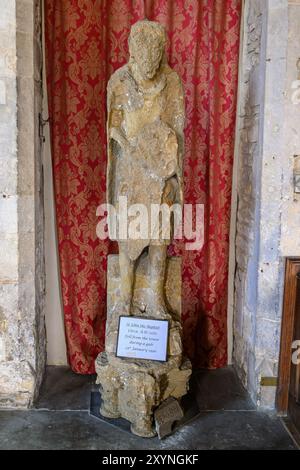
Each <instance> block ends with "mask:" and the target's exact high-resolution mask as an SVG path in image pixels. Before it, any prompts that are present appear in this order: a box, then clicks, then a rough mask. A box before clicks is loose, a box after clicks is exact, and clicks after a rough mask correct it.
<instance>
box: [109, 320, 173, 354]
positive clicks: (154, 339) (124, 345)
mask: <svg viewBox="0 0 300 470" xmlns="http://www.w3.org/2000/svg"><path fill="white" fill-rule="evenodd" d="M168 332H169V322H168V320H152V319H149V318H141V317H130V316H121V317H120V320H119V332H118V341H117V353H116V355H117V356H118V357H127V358H136V359H149V360H151V361H166V360H167V348H168Z"/></svg>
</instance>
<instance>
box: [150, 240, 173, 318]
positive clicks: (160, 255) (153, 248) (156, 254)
mask: <svg viewBox="0 0 300 470" xmlns="http://www.w3.org/2000/svg"><path fill="white" fill-rule="evenodd" d="M166 261H167V246H166V245H150V246H149V263H150V273H149V274H150V287H151V291H152V292H151V298H150V299H149V306H148V307H149V308H150V310H151V311H152V313H153V315H158V316H159V317H160V318H166V319H170V315H169V313H168V309H167V307H166V304H165V292H164V285H165V275H166Z"/></svg>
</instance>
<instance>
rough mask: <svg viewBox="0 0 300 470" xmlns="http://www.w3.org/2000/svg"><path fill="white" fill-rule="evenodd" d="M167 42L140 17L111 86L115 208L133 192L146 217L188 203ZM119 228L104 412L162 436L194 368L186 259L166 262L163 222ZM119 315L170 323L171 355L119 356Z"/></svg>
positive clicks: (177, 87)
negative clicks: (184, 306)
mask: <svg viewBox="0 0 300 470" xmlns="http://www.w3.org/2000/svg"><path fill="white" fill-rule="evenodd" d="M165 44H166V35H165V30H164V28H163V27H162V25H160V24H159V23H157V22H153V21H148V20H143V21H138V22H137V23H135V24H134V25H133V26H132V28H131V32H130V37H129V52H130V60H129V62H128V63H127V64H126V65H125V66H123V67H121V68H120V69H119V70H117V71H116V72H115V73H114V74H113V75H112V77H111V78H110V80H109V83H108V89H107V91H108V98H107V103H108V119H107V136H108V166H107V200H108V203H109V204H110V205H111V206H113V207H114V208H116V209H117V212H118V210H119V208H120V207H119V206H120V204H121V202H120V201H121V200H122V198H125V197H126V198H127V199H126V201H127V205H128V207H131V206H132V205H135V204H143V206H144V207H146V208H147V211H148V214H150V213H151V207H152V206H153V205H161V204H167V205H168V206H172V205H173V204H175V203H177V204H179V205H182V199H183V198H182V159H183V128H184V97H183V89H182V85H181V81H180V79H179V77H178V75H177V73H176V72H175V71H174V70H172V69H171V68H170V66H169V65H168V64H167V61H166V57H165ZM109 221H110V222H109V223H111V219H110V217H109ZM120 225H121V222H120V217H119V219H118V222H117V227H116V237H115V239H117V241H118V245H119V255H111V256H109V257H108V272H107V291H108V294H107V322H106V342H105V343H106V344H105V352H103V353H101V354H100V355H99V356H98V358H97V359H96V364H95V365H96V372H97V374H98V383H99V384H100V389H101V397H102V404H101V408H100V413H101V414H102V415H103V416H105V417H108V418H117V417H123V418H126V419H128V420H129V421H130V422H131V430H132V432H133V433H135V434H137V435H140V436H144V437H150V436H153V435H155V431H154V430H153V412H154V411H155V410H156V409H157V408H158V406H159V405H160V404H161V403H163V402H165V401H166V400H167V399H168V398H169V397H173V398H174V399H180V398H181V397H182V396H183V395H185V394H186V392H187V390H188V381H189V377H190V374H191V365H190V362H189V361H188V360H187V359H185V358H183V356H182V343H181V331H182V328H181V321H180V316H181V264H180V259H179V258H175V257H174V258H169V259H168V258H167V246H168V244H169V243H170V241H171V238H172V230H171V231H170V233H168V234H167V235H166V234H165V233H164V231H163V228H162V226H161V224H160V223H159V226H158V227H157V225H155V224H154V226H152V225H151V224H150V225H149V227H148V230H147V231H146V233H144V234H143V236H142V237H140V238H138V239H136V238H131V237H130V236H129V234H128V232H126V233H125V234H124V233H123V232H122V230H121V228H120ZM154 232H155V233H154ZM110 233H112V230H111V231H110ZM120 315H133V316H137V317H141V316H142V317H145V318H151V319H165V320H168V321H169V341H168V358H167V361H166V362H155V361H151V360H141V359H133V358H130V359H124V358H119V357H116V342H117V336H118V320H119V316H120Z"/></svg>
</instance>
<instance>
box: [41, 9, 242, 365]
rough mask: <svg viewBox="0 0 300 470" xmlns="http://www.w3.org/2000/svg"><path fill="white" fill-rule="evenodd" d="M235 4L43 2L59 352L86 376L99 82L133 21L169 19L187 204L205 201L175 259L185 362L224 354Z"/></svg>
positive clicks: (96, 340) (101, 317) (96, 322)
mask: <svg viewBox="0 0 300 470" xmlns="http://www.w3.org/2000/svg"><path fill="white" fill-rule="evenodd" d="M240 14H241V1H240V0H145V1H144V2H143V1H141V0H136V1H134V0H45V34H46V68H47V86H48V102H49V116H50V127H51V145H52V155H53V170H54V187H55V201H56V217H57V227H58V242H59V256H60V268H61V286H62V296H63V303H64V315H65V328H66V339H67V350H68V359H69V362H70V365H71V367H72V369H73V370H74V371H75V372H78V373H82V374H88V373H93V372H94V359H95V357H96V356H97V354H98V353H99V352H100V351H102V350H103V348H104V339H105V335H104V331H105V314H106V305H105V302H106V300H105V297H106V259H107V254H108V253H110V252H112V250H113V249H114V247H113V245H112V244H111V243H110V242H103V241H100V240H99V239H98V238H97V236H96V225H97V222H98V220H97V217H96V208H97V206H98V205H99V204H101V203H103V202H105V171H106V136H105V121H106V84H107V81H108V79H109V77H110V75H111V74H112V73H113V72H114V71H115V70H116V69H117V68H119V67H120V66H121V65H123V64H124V63H125V62H127V59H128V47H127V38H128V33H129V29H130V26H131V24H133V23H134V22H136V21H137V20H139V19H142V18H144V17H145V16H146V17H147V18H148V19H150V20H156V21H159V22H160V23H162V24H164V25H165V26H166V29H167V32H168V36H169V45H168V50H167V52H168V59H169V63H170V64H171V66H172V67H174V68H175V70H176V71H177V72H178V74H179V75H180V77H181V78H182V80H183V83H184V89H185V96H186V129H185V161H184V178H185V202H186V203H203V204H204V205H205V221H206V224H205V244H204V247H203V249H202V250H201V251H186V250H184V247H183V244H182V243H176V244H174V245H173V246H172V247H170V254H178V255H181V256H182V257H183V272H182V276H183V290H182V293H183V324H184V345H185V350H186V352H187V354H188V355H189V356H190V358H191V359H192V361H193V363H194V366H196V367H207V368H216V367H222V366H224V365H226V362H227V312H226V309H227V281H228V251H229V220H230V200H231V182H232V164H233V147H234V128H235V110H236V91H237V72H238V51H239V23H240Z"/></svg>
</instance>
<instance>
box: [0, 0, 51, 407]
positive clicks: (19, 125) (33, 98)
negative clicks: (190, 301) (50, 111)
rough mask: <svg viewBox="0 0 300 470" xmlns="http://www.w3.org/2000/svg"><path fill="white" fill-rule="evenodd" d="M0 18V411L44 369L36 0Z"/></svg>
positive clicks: (16, 2) (0, 6)
mask: <svg viewBox="0 0 300 470" xmlns="http://www.w3.org/2000/svg"><path fill="white" fill-rule="evenodd" d="M0 12H1V14H0V158H1V165H0V407H15V406H20V407H26V406H29V405H30V404H31V403H32V401H33V399H34V397H35V395H36V393H37V391H38V389H39V386H40V383H41V380H42V376H43V370H44V363H45V328H44V312H43V308H44V255H43V252H44V248H43V233H44V228H43V226H44V220H43V200H42V193H43V192H42V165H41V137H40V132H39V114H40V110H41V99H42V93H41V65H42V64H41V35H40V27H41V20H40V2H39V1H38V0H0Z"/></svg>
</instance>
